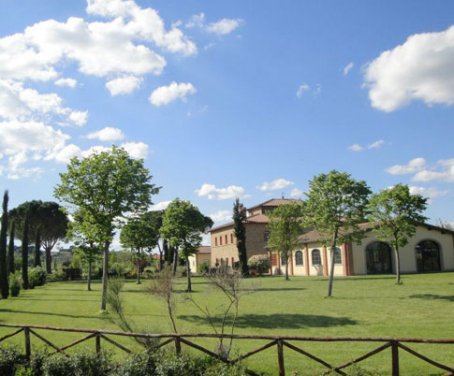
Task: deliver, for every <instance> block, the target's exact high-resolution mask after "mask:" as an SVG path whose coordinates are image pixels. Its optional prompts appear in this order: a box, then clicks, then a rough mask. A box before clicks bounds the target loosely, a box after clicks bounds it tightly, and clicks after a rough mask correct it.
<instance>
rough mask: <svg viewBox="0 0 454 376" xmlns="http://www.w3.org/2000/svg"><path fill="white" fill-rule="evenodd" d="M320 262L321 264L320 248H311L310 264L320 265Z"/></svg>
mask: <svg viewBox="0 0 454 376" xmlns="http://www.w3.org/2000/svg"><path fill="white" fill-rule="evenodd" d="M321 264H322V258H321V256H320V250H319V249H313V250H312V265H321Z"/></svg>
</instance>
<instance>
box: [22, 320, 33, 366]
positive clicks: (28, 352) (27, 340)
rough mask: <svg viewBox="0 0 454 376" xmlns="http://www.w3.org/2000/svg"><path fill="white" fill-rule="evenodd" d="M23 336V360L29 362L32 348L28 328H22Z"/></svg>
mask: <svg viewBox="0 0 454 376" xmlns="http://www.w3.org/2000/svg"><path fill="white" fill-rule="evenodd" d="M24 336H25V358H26V359H27V360H28V361H29V360H30V358H31V356H32V346H31V342H30V328H29V327H28V326H24Z"/></svg>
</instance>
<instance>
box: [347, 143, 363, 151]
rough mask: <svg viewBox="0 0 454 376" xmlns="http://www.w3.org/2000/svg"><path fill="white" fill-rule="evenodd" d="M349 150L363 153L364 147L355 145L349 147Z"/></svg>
mask: <svg viewBox="0 0 454 376" xmlns="http://www.w3.org/2000/svg"><path fill="white" fill-rule="evenodd" d="M348 150H351V151H356V152H358V151H363V150H364V146H361V145H360V144H353V145H350V146H349V147H348Z"/></svg>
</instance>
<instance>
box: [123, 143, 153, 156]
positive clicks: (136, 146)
mask: <svg viewBox="0 0 454 376" xmlns="http://www.w3.org/2000/svg"><path fill="white" fill-rule="evenodd" d="M120 147H122V148H123V149H125V150H126V151H127V152H128V154H129V155H130V156H131V157H132V158H135V159H145V158H146V157H147V156H148V145H147V144H145V143H143V142H125V143H123V144H121V145H120Z"/></svg>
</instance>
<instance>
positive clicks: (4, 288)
mask: <svg viewBox="0 0 454 376" xmlns="http://www.w3.org/2000/svg"><path fill="white" fill-rule="evenodd" d="M2 207H3V214H2V221H1V222H2V224H1V226H2V228H1V230H0V292H1V294H2V298H3V299H7V298H8V295H9V288H8V267H7V265H6V247H7V240H8V191H5V193H4V195H3V204H2Z"/></svg>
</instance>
